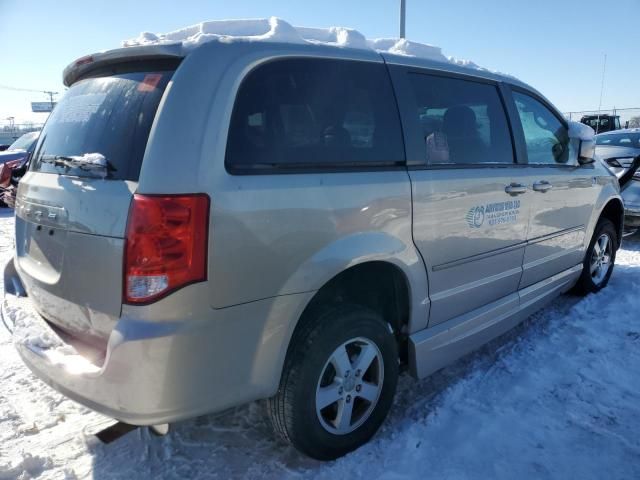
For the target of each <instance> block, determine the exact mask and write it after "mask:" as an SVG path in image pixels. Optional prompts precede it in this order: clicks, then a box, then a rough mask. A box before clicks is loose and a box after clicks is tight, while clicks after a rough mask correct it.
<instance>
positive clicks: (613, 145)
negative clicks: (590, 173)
mask: <svg viewBox="0 0 640 480" xmlns="http://www.w3.org/2000/svg"><path fill="white" fill-rule="evenodd" d="M596 155H597V156H598V157H599V158H600V159H601V160H602V161H603V162H604V163H605V164H606V165H607V167H609V169H610V170H611V171H612V172H613V173H614V174H615V175H616V177H618V179H620V178H621V177H622V176H623V175H624V173H625V172H626V171H627V170H628V169H629V168H630V167H631V166H632V164H633V160H634V158H636V157H637V156H638V155H640V128H626V129H623V130H616V131H613V132H606V133H601V134H598V135H596ZM622 199H623V200H624V209H625V219H624V224H625V227H627V228H628V229H630V230H635V229H638V228H640V173H636V174H635V175H634V176H633V179H632V180H631V181H629V182H628V185H625V188H624V191H623V192H622Z"/></svg>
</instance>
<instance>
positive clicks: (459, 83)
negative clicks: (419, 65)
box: [409, 73, 514, 165]
mask: <svg viewBox="0 0 640 480" xmlns="http://www.w3.org/2000/svg"><path fill="white" fill-rule="evenodd" d="M409 79H410V82H409V83H410V85H411V88H412V91H413V94H414V98H415V114H416V117H417V119H418V121H419V123H420V127H421V128H420V132H421V134H422V142H423V145H424V152H425V153H424V155H425V157H424V158H425V159H426V161H427V162H428V163H429V164H431V165H437V164H505V163H506V164H509V163H513V161H514V157H513V147H512V144H511V135H510V132H509V127H508V123H507V117H506V114H505V111H504V108H503V105H502V101H501V100H500V95H499V93H498V90H497V87H495V86H494V85H490V84H486V83H479V82H473V81H468V80H460V79H454V78H447V77H441V76H435V75H426V74H418V73H412V74H410V75H409Z"/></svg>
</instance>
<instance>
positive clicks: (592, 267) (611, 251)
mask: <svg viewBox="0 0 640 480" xmlns="http://www.w3.org/2000/svg"><path fill="white" fill-rule="evenodd" d="M617 249H618V234H617V231H616V228H615V226H614V225H613V223H612V222H611V220H609V219H607V218H601V219H600V220H599V221H598V224H597V225H596V228H595V230H594V232H593V237H592V238H591V242H590V243H589V248H588V249H587V253H586V255H585V257H584V262H583V266H582V275H581V276H580V279H579V280H578V283H577V284H576V286H575V289H574V291H575V292H576V293H578V294H580V295H586V294H588V293H595V292H598V291H600V290H602V289H603V288H604V287H606V286H607V283H609V279H610V278H611V274H612V273H613V266H614V264H615V260H616V250H617Z"/></svg>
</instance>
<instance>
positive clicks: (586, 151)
mask: <svg viewBox="0 0 640 480" xmlns="http://www.w3.org/2000/svg"><path fill="white" fill-rule="evenodd" d="M595 154H596V142H595V141H594V140H580V147H579V148H578V163H579V164H580V165H589V164H590V163H593V162H595Z"/></svg>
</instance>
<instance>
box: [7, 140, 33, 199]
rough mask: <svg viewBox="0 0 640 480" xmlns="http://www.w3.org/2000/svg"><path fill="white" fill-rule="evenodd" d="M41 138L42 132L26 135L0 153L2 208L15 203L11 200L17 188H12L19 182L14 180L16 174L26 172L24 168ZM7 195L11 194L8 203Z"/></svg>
mask: <svg viewBox="0 0 640 480" xmlns="http://www.w3.org/2000/svg"><path fill="white" fill-rule="evenodd" d="M39 136H40V132H30V133H25V134H24V135H22V136H21V137H20V138H18V139H17V140H16V141H15V142H13V143H12V144H11V145H10V146H9V148H8V149H7V150H6V151H4V152H0V207H5V206H9V205H11V204H13V203H14V201H13V199H12V198H10V196H11V195H12V194H15V188H14V189H12V188H11V187H12V185H13V186H15V185H17V181H18V179H16V178H14V176H15V174H14V172H15V171H16V170H18V171H22V172H24V170H25V169H24V168H23V167H25V166H26V164H27V162H28V161H29V158H30V157H31V155H32V154H33V151H34V149H35V147H36V144H37V142H38V138H39ZM5 194H9V196H8V198H7V200H9V201H8V202H7V201H6V200H5Z"/></svg>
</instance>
